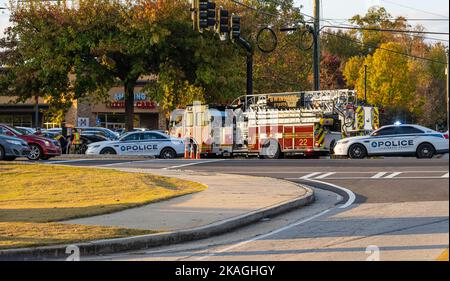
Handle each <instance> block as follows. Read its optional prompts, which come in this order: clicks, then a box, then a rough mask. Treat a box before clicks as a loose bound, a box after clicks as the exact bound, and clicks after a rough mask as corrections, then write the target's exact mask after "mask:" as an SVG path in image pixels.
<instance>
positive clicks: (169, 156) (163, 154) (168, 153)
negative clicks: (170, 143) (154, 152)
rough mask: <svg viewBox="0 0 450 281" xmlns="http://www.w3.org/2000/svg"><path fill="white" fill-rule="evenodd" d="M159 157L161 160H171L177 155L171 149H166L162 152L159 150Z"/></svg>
mask: <svg viewBox="0 0 450 281" xmlns="http://www.w3.org/2000/svg"><path fill="white" fill-rule="evenodd" d="M159 157H160V158H162V159H173V158H175V157H177V153H176V152H175V150H173V149H172V148H170V147H166V148H164V149H163V150H161V153H160V154H159Z"/></svg>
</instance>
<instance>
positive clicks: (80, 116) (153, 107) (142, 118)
mask: <svg viewBox="0 0 450 281" xmlns="http://www.w3.org/2000/svg"><path fill="white" fill-rule="evenodd" d="M144 85H145V82H141V83H139V84H138V86H136V88H135V95H134V97H135V103H134V112H135V115H134V127H135V128H146V129H150V130H166V129H167V123H166V122H167V121H166V118H165V116H164V113H163V112H162V111H161V108H160V107H159V106H158V104H157V103H156V102H154V101H152V100H151V99H150V98H149V96H148V95H147V94H146V93H144V92H143V86H144ZM108 95H109V99H108V100H107V101H106V102H91V101H88V100H87V99H84V100H82V99H79V100H76V101H74V102H73V104H72V107H71V108H70V109H69V110H68V112H67V113H66V117H65V121H66V124H67V125H69V126H78V127H86V126H91V127H94V126H101V127H105V128H110V129H119V128H124V127H125V101H124V97H125V94H124V89H123V87H114V88H112V89H110V91H109V93H108ZM15 99H16V98H15V97H5V96H1V94H0V123H3V124H9V125H14V126H23V127H35V123H36V100H35V99H29V100H27V101H26V102H23V103H15V102H14V101H15ZM37 106H38V116H37V118H38V123H39V126H40V127H42V128H52V127H60V126H61V124H54V123H51V122H50V121H49V119H48V117H47V116H46V114H45V113H46V111H47V110H48V108H49V107H48V104H47V103H46V102H45V101H44V99H42V98H39V100H38V102H37Z"/></svg>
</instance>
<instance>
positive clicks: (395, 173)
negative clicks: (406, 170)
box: [384, 172, 402, 179]
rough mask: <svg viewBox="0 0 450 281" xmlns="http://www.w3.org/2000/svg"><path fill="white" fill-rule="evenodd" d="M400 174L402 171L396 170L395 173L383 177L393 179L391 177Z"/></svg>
mask: <svg viewBox="0 0 450 281" xmlns="http://www.w3.org/2000/svg"><path fill="white" fill-rule="evenodd" d="M400 174H402V172H396V173H392V174H390V175H389V176H386V177H384V178H385V179H393V178H395V177H396V176H398V175H400Z"/></svg>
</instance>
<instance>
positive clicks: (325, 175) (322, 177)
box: [315, 172, 336, 179]
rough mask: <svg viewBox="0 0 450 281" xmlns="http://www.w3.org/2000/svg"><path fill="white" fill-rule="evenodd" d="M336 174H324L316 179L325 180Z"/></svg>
mask: <svg viewBox="0 0 450 281" xmlns="http://www.w3.org/2000/svg"><path fill="white" fill-rule="evenodd" d="M334 174H336V172H331V173H326V174H323V175H321V176H318V177H315V178H316V179H324V178H326V177H329V176H331V175H334Z"/></svg>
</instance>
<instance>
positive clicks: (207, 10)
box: [196, 0, 216, 32]
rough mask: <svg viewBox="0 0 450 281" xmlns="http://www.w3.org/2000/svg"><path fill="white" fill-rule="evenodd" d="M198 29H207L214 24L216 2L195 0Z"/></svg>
mask: <svg viewBox="0 0 450 281" xmlns="http://www.w3.org/2000/svg"><path fill="white" fill-rule="evenodd" d="M196 1H198V7H197V11H198V12H197V22H198V30H199V31H200V32H201V31H203V29H208V28H210V27H212V26H214V25H215V24H216V3H214V2H210V1H209V0H196Z"/></svg>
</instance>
